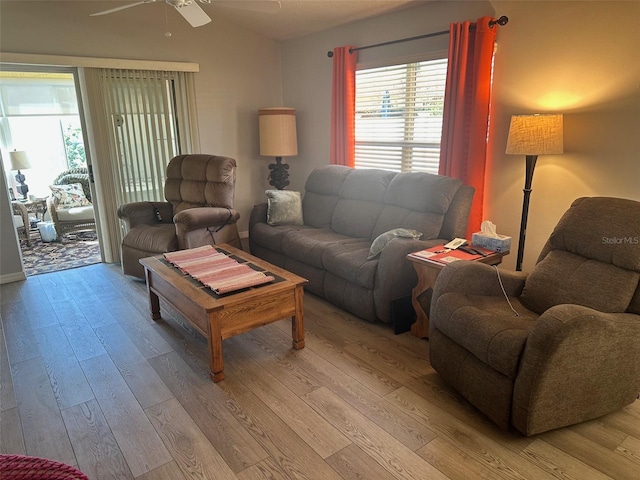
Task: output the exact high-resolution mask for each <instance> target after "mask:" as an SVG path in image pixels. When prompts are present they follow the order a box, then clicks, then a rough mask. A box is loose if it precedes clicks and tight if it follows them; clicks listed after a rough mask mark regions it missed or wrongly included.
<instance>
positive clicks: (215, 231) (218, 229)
mask: <svg viewBox="0 0 640 480" xmlns="http://www.w3.org/2000/svg"><path fill="white" fill-rule="evenodd" d="M227 211H228V212H229V216H228V217H227V219H226V220H225V221H224V222H223V223H222V225H220V226H219V227H218V228H216V229H215V230H214V231H211V227H207V232H209V235H211V241H212V242H213V244H214V245H215V243H216V242H215V239H214V238H213V234H214V233H218V232H219V231H220V230H222V229H223V228H224V227H226V226H227V225H228V224H229V220H231V218H232V217H233V212H232V211H231V209H230V208H227Z"/></svg>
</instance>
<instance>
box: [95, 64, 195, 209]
mask: <svg viewBox="0 0 640 480" xmlns="http://www.w3.org/2000/svg"><path fill="white" fill-rule="evenodd" d="M185 75H188V74H185V73H184V72H164V71H153V70H120V69H101V77H100V79H101V83H102V93H103V96H104V99H105V103H106V111H107V114H108V116H109V118H110V121H111V133H112V135H113V146H114V147H115V154H116V155H117V161H116V162H114V164H113V167H114V168H115V169H117V172H118V175H119V178H118V185H119V187H120V188H119V192H118V194H119V198H118V204H122V203H128V202H139V201H147V200H156V201H163V200H164V179H165V174H166V172H165V171H166V168H167V164H168V163H169V160H170V159H171V158H173V157H174V156H175V155H178V154H179V153H181V145H180V137H179V129H178V115H179V113H178V112H177V111H176V106H177V105H181V104H182V102H179V95H180V93H179V92H180V91H182V90H183V89H184V87H183V86H182V85H183V83H184V76H185Z"/></svg>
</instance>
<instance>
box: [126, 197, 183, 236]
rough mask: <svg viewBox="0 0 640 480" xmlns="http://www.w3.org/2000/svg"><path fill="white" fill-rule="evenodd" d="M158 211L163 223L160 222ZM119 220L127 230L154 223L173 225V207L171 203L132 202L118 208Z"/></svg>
mask: <svg viewBox="0 0 640 480" xmlns="http://www.w3.org/2000/svg"><path fill="white" fill-rule="evenodd" d="M156 209H157V211H158V212H159V213H160V217H161V218H162V221H158V218H157V216H156ZM118 218H120V219H121V220H122V221H123V222H124V223H125V226H126V227H127V230H130V229H131V228H133V227H135V226H137V225H153V224H154V223H173V205H171V203H169V202H132V203H125V204H124V205H120V206H119V207H118Z"/></svg>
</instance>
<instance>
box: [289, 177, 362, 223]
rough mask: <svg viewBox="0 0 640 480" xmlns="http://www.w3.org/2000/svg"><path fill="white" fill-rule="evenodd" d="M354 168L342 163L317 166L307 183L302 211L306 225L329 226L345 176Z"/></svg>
mask: <svg viewBox="0 0 640 480" xmlns="http://www.w3.org/2000/svg"><path fill="white" fill-rule="evenodd" d="M353 171H354V170H353V169H352V168H349V167H344V166H342V165H324V166H322V167H317V168H315V169H314V170H313V171H312V172H311V174H310V175H309V177H308V178H307V181H306V183H305V193H304V198H303V199H302V212H303V216H304V223H305V225H309V226H311V227H316V228H329V227H330V226H331V218H332V216H333V210H334V208H335V206H336V203H337V202H338V199H339V197H338V195H339V193H340V190H341V189H342V184H343V183H344V180H345V178H347V176H348V175H350V174H351V173H352V172H353Z"/></svg>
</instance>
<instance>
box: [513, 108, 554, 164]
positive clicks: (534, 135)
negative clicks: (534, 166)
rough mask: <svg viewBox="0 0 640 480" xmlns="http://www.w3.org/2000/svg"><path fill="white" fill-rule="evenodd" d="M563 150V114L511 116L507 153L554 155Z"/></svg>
mask: <svg viewBox="0 0 640 480" xmlns="http://www.w3.org/2000/svg"><path fill="white" fill-rule="evenodd" d="M563 152H564V148H563V141H562V114H545V115H512V116H511V125H510V126H509V137H508V138H507V151H506V153H509V154H515V155H553V154H557V153H563Z"/></svg>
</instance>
